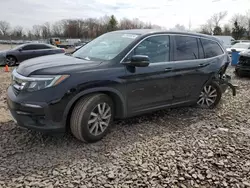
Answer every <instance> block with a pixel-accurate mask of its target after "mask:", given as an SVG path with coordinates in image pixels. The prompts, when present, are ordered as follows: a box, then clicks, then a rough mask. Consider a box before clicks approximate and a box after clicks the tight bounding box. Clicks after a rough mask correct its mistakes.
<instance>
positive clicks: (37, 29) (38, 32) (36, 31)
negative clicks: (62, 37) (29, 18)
mask: <svg viewBox="0 0 250 188" xmlns="http://www.w3.org/2000/svg"><path fill="white" fill-rule="evenodd" d="M41 32H42V27H41V26H40V25H33V33H34V35H35V37H36V38H37V39H39V38H40V37H41Z"/></svg>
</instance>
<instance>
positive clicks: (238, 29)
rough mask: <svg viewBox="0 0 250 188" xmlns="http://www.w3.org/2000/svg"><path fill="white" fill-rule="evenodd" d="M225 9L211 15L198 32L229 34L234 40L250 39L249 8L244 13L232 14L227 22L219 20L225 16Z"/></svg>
mask: <svg viewBox="0 0 250 188" xmlns="http://www.w3.org/2000/svg"><path fill="white" fill-rule="evenodd" d="M227 14H228V13H227V11H224V12H219V13H216V14H214V15H212V17H211V18H209V19H208V20H207V21H206V23H205V24H203V25H202V26H201V28H200V32H201V33H204V34H209V35H212V34H213V35H231V36H232V37H234V38H235V39H236V40H238V39H250V10H248V11H247V12H246V13H245V14H235V15H233V16H232V17H231V18H230V19H229V21H228V23H226V24H224V25H222V24H221V22H222V21H223V20H224V19H225V18H226V17H227Z"/></svg>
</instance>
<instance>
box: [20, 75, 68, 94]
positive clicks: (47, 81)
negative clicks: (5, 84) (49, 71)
mask: <svg viewBox="0 0 250 188" xmlns="http://www.w3.org/2000/svg"><path fill="white" fill-rule="evenodd" d="M68 77H69V75H57V76H53V77H50V76H49V77H46V76H32V77H30V78H34V80H33V81H29V82H27V83H26V84H25V86H24V88H25V89H26V90H27V91H37V90H41V89H45V88H48V87H52V86H56V85H58V84H59V83H61V82H62V81H63V80H65V79H66V78H68Z"/></svg>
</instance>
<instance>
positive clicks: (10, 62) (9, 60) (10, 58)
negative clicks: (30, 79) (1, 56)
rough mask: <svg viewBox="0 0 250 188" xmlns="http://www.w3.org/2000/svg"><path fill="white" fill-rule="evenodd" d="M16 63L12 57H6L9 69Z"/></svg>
mask: <svg viewBox="0 0 250 188" xmlns="http://www.w3.org/2000/svg"><path fill="white" fill-rule="evenodd" d="M16 63H17V59H16V58H15V57H14V56H7V58H6V64H7V65H8V66H10V67H12V66H15V65H16Z"/></svg>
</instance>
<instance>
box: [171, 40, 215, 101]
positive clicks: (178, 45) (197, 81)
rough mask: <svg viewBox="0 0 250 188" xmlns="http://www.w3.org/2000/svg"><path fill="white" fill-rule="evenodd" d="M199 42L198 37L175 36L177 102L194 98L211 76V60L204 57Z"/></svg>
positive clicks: (175, 87)
mask: <svg viewBox="0 0 250 188" xmlns="http://www.w3.org/2000/svg"><path fill="white" fill-rule="evenodd" d="M198 42H199V41H198V39H197V38H196V37H190V36H178V35H176V36H174V60H175V76H174V78H173V81H174V83H175V85H174V86H173V96H174V101H175V102H180V101H188V100H194V99H195V98H196V97H197V94H198V95H199V92H200V90H201V88H202V86H203V84H204V83H205V82H206V81H207V80H208V78H209V76H210V73H209V71H208V68H209V66H210V64H211V62H210V61H208V60H207V59H204V58H203V57H202V56H203V55H204V54H203V49H201V48H199V46H200V45H199V43H198ZM202 58H203V59H202Z"/></svg>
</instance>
